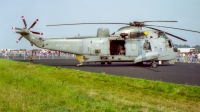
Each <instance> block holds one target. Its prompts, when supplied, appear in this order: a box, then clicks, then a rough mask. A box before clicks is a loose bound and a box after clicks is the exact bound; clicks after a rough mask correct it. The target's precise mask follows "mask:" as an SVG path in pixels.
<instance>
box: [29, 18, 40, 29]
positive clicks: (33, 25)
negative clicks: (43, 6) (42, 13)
mask: <svg viewBox="0 0 200 112" xmlns="http://www.w3.org/2000/svg"><path fill="white" fill-rule="evenodd" d="M38 21H39V20H38V19H36V20H35V22H34V23H33V24H32V25H31V27H30V28H29V29H31V28H33V26H35V24H36V23H37V22H38Z"/></svg>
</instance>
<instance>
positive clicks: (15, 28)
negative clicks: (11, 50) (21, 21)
mask: <svg viewBox="0 0 200 112" xmlns="http://www.w3.org/2000/svg"><path fill="white" fill-rule="evenodd" d="M12 29H13V30H22V28H17V27H12Z"/></svg>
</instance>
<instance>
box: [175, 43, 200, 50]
mask: <svg viewBox="0 0 200 112" xmlns="http://www.w3.org/2000/svg"><path fill="white" fill-rule="evenodd" d="M174 45H175V46H176V47H177V48H196V49H198V51H200V45H196V46H192V47H190V46H189V45H186V44H184V45H181V44H174Z"/></svg>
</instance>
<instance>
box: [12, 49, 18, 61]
mask: <svg viewBox="0 0 200 112" xmlns="http://www.w3.org/2000/svg"><path fill="white" fill-rule="evenodd" d="M16 52H17V51H15V50H13V59H15V56H16Z"/></svg>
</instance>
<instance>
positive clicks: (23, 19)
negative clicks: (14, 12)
mask: <svg viewBox="0 0 200 112" xmlns="http://www.w3.org/2000/svg"><path fill="white" fill-rule="evenodd" d="M22 21H23V22H24V26H25V29H26V28H27V24H26V20H25V18H24V16H22Z"/></svg>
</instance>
